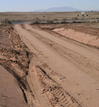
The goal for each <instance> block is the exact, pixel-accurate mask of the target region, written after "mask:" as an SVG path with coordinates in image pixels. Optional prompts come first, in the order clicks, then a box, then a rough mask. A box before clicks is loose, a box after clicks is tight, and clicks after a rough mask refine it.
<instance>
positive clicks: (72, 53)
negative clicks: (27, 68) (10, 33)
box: [14, 24, 99, 107]
mask: <svg viewBox="0 0 99 107" xmlns="http://www.w3.org/2000/svg"><path fill="white" fill-rule="evenodd" d="M14 28H15V30H16V31H17V33H18V34H19V36H20V37H21V39H22V41H23V42H24V43H25V44H26V45H27V47H28V48H29V49H30V50H31V52H33V53H34V55H35V56H36V57H35V58H34V59H32V60H33V65H35V66H38V65H40V66H43V69H44V71H45V72H46V73H47V75H48V76H49V77H51V78H52V80H53V81H55V83H57V84H58V86H59V87H61V89H59V92H57V90H56V91H55V90H54V91H53V94H54V95H55V96H57V97H58V101H57V102H59V103H58V104H56V105H55V104H53V103H52V101H50V100H49V99H50V97H51V95H49V94H50V93H47V94H46V95H45V96H44V95H42V88H41V89H40V87H42V86H40V83H39V81H40V80H42V79H41V78H42V75H43V74H41V73H40V74H39V72H38V73H37V74H36V73H35V72H34V74H33V78H35V79H33V81H32V84H33V86H31V87H32V88H34V89H33V90H34V93H35V94H36V98H37V99H38V102H39V105H40V104H41V106H40V107H53V106H52V105H54V107H99V50H98V49H95V48H92V47H89V46H86V45H83V44H80V43H78V42H75V41H73V40H70V39H67V38H64V37H62V36H61V35H59V34H56V33H54V32H52V31H47V30H43V29H41V28H40V27H37V26H31V25H28V24H25V25H15V27H14ZM34 71H35V70H34ZM31 75H32V74H31ZM31 75H30V76H31ZM38 75H39V76H40V78H39V76H38ZM43 76H44V75H43ZM31 78H32V76H31ZM46 79H47V77H45V81H46V83H47V85H49V84H51V83H53V84H55V83H54V82H53V81H50V80H46ZM41 83H42V82H41ZM43 83H44V81H43ZM49 86H50V85H49ZM43 91H44V90H43ZM45 91H46V90H45ZM51 92H52V91H51ZM64 92H66V93H65V95H64V97H63V96H62V95H61V93H63V94H64ZM57 97H56V98H57ZM53 102H54V101H53ZM36 103H37V102H36ZM38 107H39V106H38Z"/></svg>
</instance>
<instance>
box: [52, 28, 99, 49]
mask: <svg viewBox="0 0 99 107" xmlns="http://www.w3.org/2000/svg"><path fill="white" fill-rule="evenodd" d="M81 30H82V31H81ZM53 31H54V32H56V33H59V34H61V35H63V36H64V37H67V38H69V39H73V40H76V41H78V42H80V43H83V44H86V45H90V46H94V47H97V48H99V35H98V34H97V33H96V32H95V31H93V32H92V33H91V32H90V33H89V32H88V31H87V28H85V29H84V28H82V29H81V28H76V27H75V28H72V27H71V28H56V29H54V30H53Z"/></svg>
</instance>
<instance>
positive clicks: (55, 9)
mask: <svg viewBox="0 0 99 107" xmlns="http://www.w3.org/2000/svg"><path fill="white" fill-rule="evenodd" d="M74 11H81V10H79V9H76V8H72V7H52V8H48V9H41V10H35V12H74Z"/></svg>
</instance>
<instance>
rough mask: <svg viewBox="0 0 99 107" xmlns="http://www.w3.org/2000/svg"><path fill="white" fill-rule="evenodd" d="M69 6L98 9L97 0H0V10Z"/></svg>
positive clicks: (98, 3)
mask: <svg viewBox="0 0 99 107" xmlns="http://www.w3.org/2000/svg"><path fill="white" fill-rule="evenodd" d="M61 6H69V7H74V8H77V9H81V10H85V9H87V10H99V0H0V11H1V12H3V11H34V10H39V9H47V8H51V7H61Z"/></svg>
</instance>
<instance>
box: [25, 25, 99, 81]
mask: <svg viewBox="0 0 99 107" xmlns="http://www.w3.org/2000/svg"><path fill="white" fill-rule="evenodd" d="M24 29H26V28H25V26H24ZM27 31H29V32H30V33H31V34H32V35H34V36H35V37H36V38H37V39H39V40H40V41H42V42H43V43H45V44H46V45H48V46H49V47H50V48H53V51H54V50H55V51H57V52H58V54H60V55H61V56H62V57H64V58H66V59H67V60H68V61H69V62H71V63H73V64H74V65H75V66H77V67H78V68H79V69H81V70H83V71H84V72H86V73H88V74H90V75H91V76H92V77H94V78H95V79H96V80H99V64H98V63H97V62H93V61H92V60H90V59H89V58H87V57H86V56H82V55H81V54H79V53H77V52H75V51H73V50H71V49H69V48H66V47H64V46H62V45H60V44H58V43H56V42H55V41H54V40H53V41H52V40H50V39H49V38H47V37H44V36H43V35H40V34H38V33H35V32H33V31H32V30H31V29H27ZM93 70H94V72H92V71H93Z"/></svg>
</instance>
